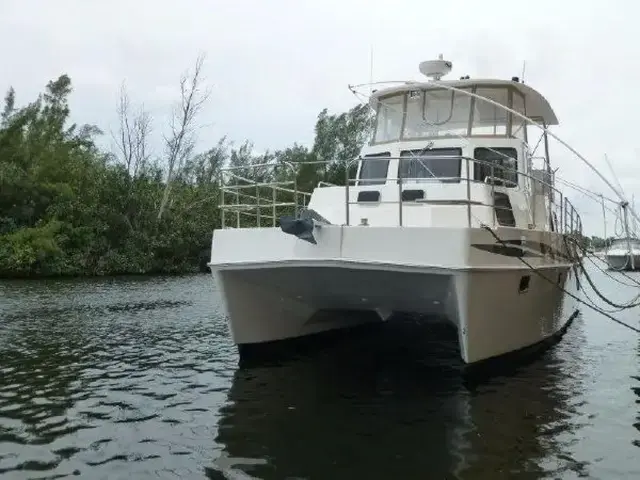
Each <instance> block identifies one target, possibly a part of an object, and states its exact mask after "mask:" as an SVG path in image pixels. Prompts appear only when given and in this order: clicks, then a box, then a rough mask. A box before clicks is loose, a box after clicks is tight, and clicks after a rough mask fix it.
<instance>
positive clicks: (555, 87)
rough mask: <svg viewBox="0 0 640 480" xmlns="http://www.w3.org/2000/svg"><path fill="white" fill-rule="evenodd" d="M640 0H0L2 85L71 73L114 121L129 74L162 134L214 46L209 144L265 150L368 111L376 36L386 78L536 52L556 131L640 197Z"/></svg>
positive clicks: (83, 106)
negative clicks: (639, 132) (183, 86)
mask: <svg viewBox="0 0 640 480" xmlns="http://www.w3.org/2000/svg"><path fill="white" fill-rule="evenodd" d="M637 8H638V7H637V6H634V3H632V2H631V0H628V1H623V0H610V1H608V2H601V1H591V0H586V1H583V2H580V4H579V8H577V4H576V3H574V2H573V1H566V2H561V1H559V0H555V1H538V2H535V3H533V2H526V3H525V4H522V3H517V2H516V3H514V2H513V1H497V0H495V1H485V2H476V1H458V2H444V1H443V2H438V1H430V2H423V1H402V0H397V1H396V2H393V3H392V2H388V1H386V2H382V1H378V0H368V1H365V0H340V1H338V0H322V1H316V2H311V1H303V0H299V1H293V0H290V1H286V0H253V1H246V0H245V1H243V0H237V1H220V0H182V2H169V1H166V0H154V1H149V0H128V1H121V0H110V1H106V0H56V1H55V2H54V1H46V0H0V56H1V58H2V62H1V63H0V88H1V89H3V90H4V89H6V88H8V87H9V86H10V85H13V86H14V87H15V88H16V90H17V95H18V101H19V102H27V101H30V100H32V99H33V98H34V97H35V96H36V95H37V94H38V92H40V91H42V89H43V86H44V85H45V84H46V82H47V81H48V80H50V79H52V78H56V77H57V76H58V75H60V74H62V73H67V74H68V75H70V76H71V79H72V81H73V84H74V86H75V91H74V94H73V98H72V110H73V115H74V120H75V121H78V122H82V123H85V122H86V123H95V124H97V125H98V126H100V127H101V128H103V130H105V131H107V132H108V131H109V130H110V129H115V128H116V127H117V125H116V124H115V122H114V120H115V103H116V100H117V93H118V87H119V85H120V83H121V82H122V81H123V80H125V81H126V83H127V85H128V88H129V91H130V94H131V97H132V100H133V101H135V102H143V103H144V104H145V106H146V107H147V108H148V110H149V111H150V112H151V113H152V114H153V116H154V118H155V122H154V126H155V127H154V128H155V131H156V133H157V134H159V133H160V132H161V131H162V129H163V127H164V125H166V122H167V118H166V117H167V115H168V114H169V113H170V111H171V106H172V103H173V102H174V101H175V99H176V98H177V85H178V79H179V77H180V74H181V73H182V72H183V71H184V70H185V69H187V68H189V67H190V66H192V64H193V63H194V61H195V59H196V57H197V56H198V54H199V53H206V55H207V61H206V64H205V75H206V80H207V82H208V84H209V85H211V87H212V95H211V97H210V100H209V103H208V105H207V108H206V110H205V111H204V112H203V115H202V116H201V123H202V124H203V125H204V128H202V129H201V134H200V145H201V147H202V148H205V147H206V146H207V145H209V144H212V143H214V142H216V141H217V139H218V138H219V137H221V136H222V135H228V137H229V138H231V139H233V140H235V141H237V142H241V141H243V140H244V139H249V140H251V141H253V142H254V144H255V147H256V148H257V149H258V150H265V149H276V148H281V147H284V146H287V145H289V144H291V143H293V142H295V141H297V142H301V143H307V144H308V143H310V142H311V140H312V138H313V126H314V122H315V117H316V116H317V114H318V112H319V111H320V110H321V109H322V108H324V107H328V108H329V109H330V110H332V111H340V110H344V109H347V108H350V107H351V106H353V105H354V104H355V103H356V102H357V101H358V100H357V99H356V98H355V97H354V96H353V95H352V94H351V93H350V92H349V91H348V89H347V84H349V83H363V82H367V81H368V79H369V51H370V47H371V46H373V50H374V80H404V79H407V80H409V79H420V74H419V73H418V68H417V67H418V63H419V62H420V61H422V60H426V59H431V58H435V57H437V55H438V54H439V53H443V54H444V56H445V58H446V59H449V60H451V61H452V62H453V72H452V74H451V76H452V77H454V78H457V77H458V76H461V75H465V74H469V75H471V76H472V77H474V76H475V77H499V78H510V77H511V76H514V75H521V72H522V64H523V61H525V60H526V74H525V80H526V83H528V84H529V85H531V86H532V87H534V88H537V89H538V90H540V91H541V92H542V93H543V94H544V95H545V96H546V97H547V98H548V99H549V101H550V102H551V105H552V107H553V108H554V109H555V111H556V114H557V116H558V118H559V120H560V126H559V127H557V128H556V130H555V131H556V133H557V134H558V135H560V136H561V137H562V138H563V139H565V140H566V141H567V142H568V143H570V144H571V145H572V146H573V147H574V148H575V149H577V150H578V151H579V152H581V153H582V154H584V155H585V156H586V157H587V158H589V159H590V160H592V161H593V163H594V164H595V165H596V166H598V167H599V168H600V169H601V170H602V171H603V172H604V173H605V174H606V175H607V177H608V178H611V174H610V172H609V170H608V169H607V167H606V164H605V163H604V161H603V159H602V158H603V155H604V153H605V152H607V153H608V155H609V158H610V160H611V161H612V162H613V164H614V167H615V168H616V173H617V174H618V177H619V178H620V181H621V182H622V184H623V187H624V188H625V191H626V193H627V194H628V196H629V197H630V196H631V193H634V192H635V194H636V196H638V197H639V198H638V200H639V202H640V175H638V174H637V172H638V167H637V165H638V161H639V159H640V148H638V147H637V145H636V142H634V140H633V139H634V135H633V133H634V132H633V130H634V129H635V128H637V127H636V126H635V125H634V122H633V120H634V111H635V110H636V109H638V108H639V107H640V99H639V98H638V97H637V96H636V95H634V94H633V93H632V88H633V87H634V86H635V84H636V83H638V80H639V76H640V66H638V58H640V57H639V56H638V55H637V54H638V52H639V50H640V47H636V46H635V45H636V43H637V42H636V41H635V40H634V39H635V38H637V29H638V27H637V22H636V20H635V17H636V14H637ZM552 149H553V150H552V154H555V155H554V156H553V157H552V162H553V163H554V164H555V166H560V170H559V172H558V175H560V176H561V177H562V178H566V179H569V180H571V181H573V182H576V183H578V184H580V185H582V186H585V187H591V188H594V189H596V190H601V191H603V193H605V192H606V191H605V188H606V187H604V185H603V184H602V182H600V181H599V180H597V179H596V178H595V176H594V175H592V174H590V173H589V172H588V169H587V168H586V167H585V166H584V164H582V163H581V162H579V161H578V160H575V159H572V157H571V154H570V153H568V152H567V151H566V150H565V149H564V148H563V147H560V146H556V145H552ZM158 153H159V152H158ZM609 193H610V192H609ZM571 196H572V197H575V196H576V194H572V195H571ZM575 203H578V204H579V205H580V210H581V211H582V212H583V216H584V217H585V223H586V224H587V226H588V229H589V230H590V231H596V230H597V231H601V230H602V226H601V223H602V218H601V215H600V214H599V211H600V209H599V207H598V205H596V204H594V203H593V202H592V201H580V200H579V199H577V201H576V202H575ZM589 212H591V213H592V215H589Z"/></svg>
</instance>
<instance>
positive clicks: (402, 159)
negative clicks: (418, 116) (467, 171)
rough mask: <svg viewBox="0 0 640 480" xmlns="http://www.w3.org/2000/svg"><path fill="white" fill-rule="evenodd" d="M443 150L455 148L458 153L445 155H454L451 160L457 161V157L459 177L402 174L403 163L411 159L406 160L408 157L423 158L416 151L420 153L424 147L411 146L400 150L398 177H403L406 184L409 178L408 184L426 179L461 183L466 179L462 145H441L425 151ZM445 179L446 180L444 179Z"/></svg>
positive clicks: (425, 156) (427, 180) (428, 180)
mask: <svg viewBox="0 0 640 480" xmlns="http://www.w3.org/2000/svg"><path fill="white" fill-rule="evenodd" d="M441 150H455V151H456V153H455V155H443V156H446V157H454V158H451V159H450V160H451V161H455V160H456V158H455V157H457V162H458V172H457V175H458V176H457V177H417V178H412V177H405V176H404V175H401V173H400V169H401V168H402V165H403V163H405V164H407V163H408V162H409V161H411V160H406V159H411V158H412V157H416V158H421V157H420V155H415V153H419V152H421V151H422V149H420V148H417V149H411V148H407V149H402V150H400V156H399V157H398V167H397V169H396V178H399V179H400V178H401V179H402V183H403V184H404V183H405V181H407V180H408V182H406V183H407V184H413V183H421V182H420V180H424V181H426V182H434V181H437V182H438V183H452V184H453V183H455V184H457V183H461V182H462V181H463V180H464V179H463V178H462V147H441V148H433V149H430V150H426V151H425V152H423V153H426V152H433V151H436V152H437V151H441ZM405 153H409V154H413V155H403V154H405ZM433 156H434V157H436V158H437V155H433ZM423 157H424V158H428V157H429V155H424V154H423ZM443 179H444V181H443Z"/></svg>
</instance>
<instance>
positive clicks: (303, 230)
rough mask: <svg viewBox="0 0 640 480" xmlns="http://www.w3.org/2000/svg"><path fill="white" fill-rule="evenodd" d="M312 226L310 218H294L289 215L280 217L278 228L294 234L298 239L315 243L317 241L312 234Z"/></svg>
mask: <svg viewBox="0 0 640 480" xmlns="http://www.w3.org/2000/svg"><path fill="white" fill-rule="evenodd" d="M313 227H314V223H313V219H311V218H296V217H292V216H289V215H287V216H282V217H280V228H281V229H282V231H283V232H284V233H288V234H289V235H295V236H296V237H298V238H299V239H300V240H305V241H307V242H309V243H313V244H314V245H316V244H317V243H318V242H316V239H315V238H314V236H313Z"/></svg>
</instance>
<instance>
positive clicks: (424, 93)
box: [403, 89, 471, 139]
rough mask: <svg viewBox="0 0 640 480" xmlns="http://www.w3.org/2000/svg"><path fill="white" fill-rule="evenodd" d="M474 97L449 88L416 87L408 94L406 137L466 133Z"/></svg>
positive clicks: (404, 134) (404, 133)
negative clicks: (421, 88) (429, 88)
mask: <svg viewBox="0 0 640 480" xmlns="http://www.w3.org/2000/svg"><path fill="white" fill-rule="evenodd" d="M470 110H471V97H470V96H469V95H465V94H464V93H458V92H454V91H450V90H444V89H437V90H414V91H412V92H409V93H408V95H407V118H406V120H405V126H404V132H403V138H405V139H412V138H424V137H442V136H458V135H467V133H468V130H469V112H470Z"/></svg>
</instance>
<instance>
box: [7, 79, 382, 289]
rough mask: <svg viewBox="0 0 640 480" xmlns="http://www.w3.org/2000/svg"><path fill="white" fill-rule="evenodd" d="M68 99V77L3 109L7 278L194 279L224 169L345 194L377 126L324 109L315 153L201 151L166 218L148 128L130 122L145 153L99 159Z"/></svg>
mask: <svg viewBox="0 0 640 480" xmlns="http://www.w3.org/2000/svg"><path fill="white" fill-rule="evenodd" d="M71 93H72V85H71V79H70V78H69V77H68V76H67V75H62V76H61V77H60V78H58V79H56V80H54V81H51V82H49V83H48V84H47V86H46V88H45V91H44V93H43V94H41V95H40V96H39V97H38V98H37V99H36V100H35V101H34V102H32V103H30V104H28V105H26V106H23V107H20V108H18V107H17V106H16V102H15V91H14V90H13V88H11V89H10V90H9V91H8V92H7V94H6V96H5V99H4V107H3V108H2V109H0V276H2V277H32V276H47V275H107V274H121V273H139V274H146V273H181V272H187V271H192V270H195V269H197V268H198V266H199V265H201V264H202V263H203V259H205V258H208V256H209V249H210V245H211V233H212V231H213V229H214V228H218V227H219V226H220V211H219V209H218V202H219V200H220V189H219V187H218V186H219V183H218V180H219V173H220V168H221V167H222V166H223V165H234V166H238V167H248V166H251V165H256V164H261V163H270V164H274V165H277V168H275V169H273V168H272V169H261V168H258V169H249V168H242V169H241V170H240V171H238V174H240V175H241V176H244V177H245V178H251V179H252V180H256V179H258V180H265V181H266V180H281V181H291V182H294V181H295V182H296V184H297V186H298V189H300V190H306V191H311V190H312V189H313V188H314V187H315V186H316V185H317V184H318V182H319V181H325V182H330V183H334V184H344V179H345V169H346V168H347V166H350V171H351V172H352V173H353V171H354V169H355V165H353V164H351V165H350V162H351V160H352V159H354V158H356V157H357V156H358V152H359V150H360V148H361V147H362V145H363V143H364V142H365V140H366V138H367V136H368V134H369V131H370V128H371V115H370V113H369V110H368V108H367V107H365V106H357V107H355V108H353V109H351V110H349V111H348V112H345V113H341V114H338V115H330V114H329V113H328V112H327V111H326V110H323V111H322V112H321V113H320V115H319V116H318V120H317V123H316V127H315V141H314V145H313V146H312V148H310V149H309V148H307V147H304V146H302V145H298V144H294V145H292V146H291V147H289V148H286V149H284V150H282V151H277V152H273V153H269V152H268V153H265V154H263V155H256V154H254V153H253V149H252V145H251V143H250V142H245V143H244V144H242V145H240V146H239V147H234V146H233V145H232V144H231V143H230V142H228V141H227V140H226V139H225V138H222V139H221V140H220V141H219V142H218V143H217V144H216V145H214V146H213V147H211V148H209V149H207V150H205V151H203V152H200V153H192V152H191V151H190V150H189V151H188V152H187V154H185V156H184V158H183V157H180V158H179V159H178V160H179V161H178V162H176V163H175V168H174V171H173V174H172V176H171V180H170V181H171V188H170V195H169V200H168V202H167V204H166V207H165V208H164V212H163V214H162V216H161V218H160V216H159V215H158V212H159V209H160V204H161V202H162V199H163V193H164V194H165V195H166V192H165V191H166V190H168V189H165V187H166V182H167V180H166V179H167V166H166V165H167V159H166V158H165V159H163V158H159V159H151V158H150V156H149V155H148V153H147V151H146V150H145V148H143V147H144V145H142V143H141V142H144V141H146V138H145V132H146V131H148V127H149V118H148V117H147V116H140V117H139V118H137V119H136V120H135V121H132V122H131V125H133V126H134V128H133V130H132V131H131V132H130V133H133V134H134V135H138V137H139V138H138V137H136V138H138V139H139V140H140V141H139V142H138V143H134V142H132V143H130V144H129V145H128V148H125V149H123V150H122V151H121V152H120V153H119V155H120V156H117V155H115V154H113V153H110V152H103V151H100V149H99V148H98V147H97V146H96V143H95V139H96V137H97V136H99V135H101V132H100V130H99V129H98V128H97V127H95V126H92V125H75V124H72V125H69V114H70V112H69V102H68V100H69V96H70V95H71ZM123 105H124V104H123ZM120 113H123V112H120ZM122 118H124V117H122ZM122 138H125V137H122ZM128 139H129V140H131V137H128ZM309 162H326V163H316V164H312V163H309ZM291 165H292V166H293V168H291Z"/></svg>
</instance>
